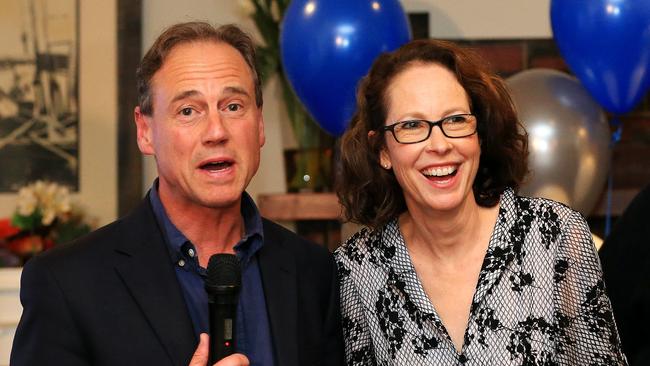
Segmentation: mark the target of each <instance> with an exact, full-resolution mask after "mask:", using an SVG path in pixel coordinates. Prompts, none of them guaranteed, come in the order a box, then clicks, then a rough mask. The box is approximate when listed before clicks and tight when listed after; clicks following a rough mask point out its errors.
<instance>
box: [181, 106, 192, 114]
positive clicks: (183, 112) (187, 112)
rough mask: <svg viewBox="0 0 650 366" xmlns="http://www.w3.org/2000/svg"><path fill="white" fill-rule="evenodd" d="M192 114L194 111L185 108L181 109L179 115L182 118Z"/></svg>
mask: <svg viewBox="0 0 650 366" xmlns="http://www.w3.org/2000/svg"><path fill="white" fill-rule="evenodd" d="M193 112H194V110H193V109H192V108H190V107H187V108H183V109H181V112H180V114H182V115H183V116H191V115H192V113H193Z"/></svg>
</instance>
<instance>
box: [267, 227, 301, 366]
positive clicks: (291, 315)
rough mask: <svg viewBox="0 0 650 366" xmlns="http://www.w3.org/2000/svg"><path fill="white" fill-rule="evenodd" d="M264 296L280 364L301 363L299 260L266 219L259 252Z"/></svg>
mask: <svg viewBox="0 0 650 366" xmlns="http://www.w3.org/2000/svg"><path fill="white" fill-rule="evenodd" d="M258 259H259V263H260V270H261V273H262V284H263V287H264V297H265V299H266V306H267V309H268V315H269V321H270V323H271V324H270V326H271V335H272V337H273V344H274V346H275V351H276V356H277V364H278V365H282V366H292V365H296V366H297V365H298V324H297V314H298V303H297V301H298V294H297V283H296V280H297V279H296V262H295V260H296V259H295V258H294V256H293V253H292V252H291V251H290V250H288V248H287V247H286V244H285V243H284V240H283V238H282V236H281V235H279V234H278V233H277V231H276V230H274V229H273V228H272V227H271V226H270V225H268V224H267V223H266V222H264V246H263V247H262V249H261V250H260V251H259V253H258Z"/></svg>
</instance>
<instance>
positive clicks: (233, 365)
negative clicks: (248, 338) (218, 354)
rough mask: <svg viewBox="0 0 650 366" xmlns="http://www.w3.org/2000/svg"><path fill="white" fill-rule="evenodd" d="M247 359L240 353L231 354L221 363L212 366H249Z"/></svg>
mask: <svg viewBox="0 0 650 366" xmlns="http://www.w3.org/2000/svg"><path fill="white" fill-rule="evenodd" d="M249 365H250V362H249V361H248V358H247V357H246V356H244V355H242V354H241V353H235V354H232V355H230V356H228V357H226V358H224V359H222V360H221V361H219V362H217V363H215V364H214V366H249Z"/></svg>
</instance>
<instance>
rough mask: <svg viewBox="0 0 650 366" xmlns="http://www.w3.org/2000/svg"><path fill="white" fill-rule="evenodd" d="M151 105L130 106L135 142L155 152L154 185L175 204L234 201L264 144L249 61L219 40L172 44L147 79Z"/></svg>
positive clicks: (229, 203)
mask: <svg viewBox="0 0 650 366" xmlns="http://www.w3.org/2000/svg"><path fill="white" fill-rule="evenodd" d="M151 92H152V105H153V113H152V115H151V116H145V115H143V114H142V113H140V109H139V107H137V108H136V110H135V118H136V125H137V130H138V146H139V147H140V150H141V151H142V152H143V153H144V154H148V155H154V156H155V158H156V163H157V167H158V176H159V192H160V196H161V200H162V201H163V203H164V204H165V205H170V204H173V205H176V207H177V208H183V207H187V208H189V207H192V206H202V207H207V208H228V207H233V205H238V204H239V200H240V197H241V194H242V192H243V191H244V189H245V188H246V186H247V185H248V183H249V182H250V180H251V178H252V177H253V175H254V174H255V172H256V171H257V168H258V166H259V162H260V148H261V147H262V145H264V122H263V119H262V111H261V108H258V107H257V106H256V103H255V86H254V83H253V76H252V73H251V70H250V68H249V67H248V65H247V64H246V61H245V60H244V58H243V57H242V56H241V55H240V54H239V52H238V51H237V50H236V49H235V48H233V47H232V46H230V45H227V44H225V43H216V42H213V41H204V42H191V43H184V44H180V45H177V46H175V47H174V48H173V49H172V51H171V52H170V53H169V54H168V55H167V58H166V59H165V61H164V63H163V65H162V67H161V68H160V69H159V70H158V71H157V72H156V73H155V74H154V76H153V78H152V80H151Z"/></svg>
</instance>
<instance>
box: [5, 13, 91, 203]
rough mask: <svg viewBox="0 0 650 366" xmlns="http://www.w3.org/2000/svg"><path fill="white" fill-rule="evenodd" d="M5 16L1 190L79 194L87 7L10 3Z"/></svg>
mask: <svg viewBox="0 0 650 366" xmlns="http://www.w3.org/2000/svg"><path fill="white" fill-rule="evenodd" d="M0 17H2V18H3V19H2V21H1V22H0V28H1V29H2V31H1V33H2V34H3V36H2V37H1V38H0V166H2V174H0V192H16V191H17V190H18V189H19V188H20V187H21V186H24V185H25V184H27V183H29V182H31V181H34V180H36V179H44V180H50V181H55V182H58V183H60V184H63V185H66V186H68V187H69V188H70V189H71V190H73V191H78V189H79V52H78V50H79V1H78V0H40V1H39V0H4V1H3V12H2V15H1V16H0Z"/></svg>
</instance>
